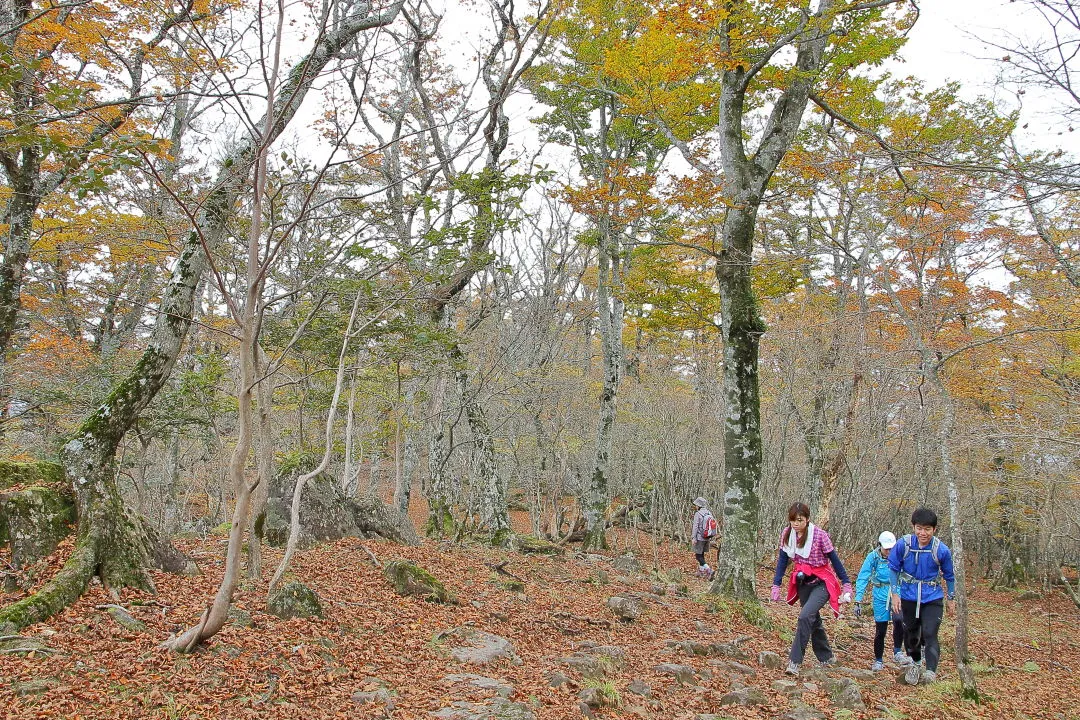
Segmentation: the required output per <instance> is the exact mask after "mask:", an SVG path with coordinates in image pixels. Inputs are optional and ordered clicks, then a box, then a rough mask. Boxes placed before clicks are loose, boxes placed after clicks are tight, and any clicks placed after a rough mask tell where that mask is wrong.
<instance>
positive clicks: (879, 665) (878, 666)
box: [870, 660, 885, 672]
mask: <svg viewBox="0 0 1080 720" xmlns="http://www.w3.org/2000/svg"><path fill="white" fill-rule="evenodd" d="M870 669H871V670H873V671H874V672H880V671H882V670H884V669H885V663H883V662H881V661H880V660H875V661H874V664H873V665H871V666H870Z"/></svg>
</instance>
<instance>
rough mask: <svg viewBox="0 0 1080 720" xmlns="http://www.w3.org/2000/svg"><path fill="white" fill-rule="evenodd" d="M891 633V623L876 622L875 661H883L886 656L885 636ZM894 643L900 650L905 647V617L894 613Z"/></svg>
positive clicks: (895, 647)
mask: <svg viewBox="0 0 1080 720" xmlns="http://www.w3.org/2000/svg"><path fill="white" fill-rule="evenodd" d="M888 631H889V621H888V620H885V621H882V622H878V621H876V620H875V621H874V659H875V660H881V658H882V657H883V656H884V654H885V635H886V634H887V633H888ZM892 643H893V648H894V649H897V650H899V649H900V648H902V647H904V616H903V615H901V614H900V613H892Z"/></svg>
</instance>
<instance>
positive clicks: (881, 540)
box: [877, 530, 896, 550]
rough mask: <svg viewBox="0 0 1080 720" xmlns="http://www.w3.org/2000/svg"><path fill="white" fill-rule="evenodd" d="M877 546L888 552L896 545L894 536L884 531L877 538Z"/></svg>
mask: <svg viewBox="0 0 1080 720" xmlns="http://www.w3.org/2000/svg"><path fill="white" fill-rule="evenodd" d="M877 541H878V545H880V546H881V547H883V548H885V549H886V550H888V549H889V548H891V547H892V546H893V545H895V544H896V536H895V535H893V534H892V533H891V532H889V531H888V530H886V531H885V532H883V533H881V534H880V535H878V536H877Z"/></svg>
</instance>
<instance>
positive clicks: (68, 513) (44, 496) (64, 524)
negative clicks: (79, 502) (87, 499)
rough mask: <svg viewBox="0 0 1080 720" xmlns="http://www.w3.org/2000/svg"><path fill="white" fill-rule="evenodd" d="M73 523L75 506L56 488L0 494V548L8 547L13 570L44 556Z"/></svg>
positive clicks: (58, 542)
mask: <svg viewBox="0 0 1080 720" xmlns="http://www.w3.org/2000/svg"><path fill="white" fill-rule="evenodd" d="M74 524H75V503H74V501H73V500H72V499H71V497H70V496H69V495H68V494H67V493H64V492H61V491H60V490H58V489H57V488H56V487H44V486H33V487H29V488H26V489H24V490H19V491H13V492H0V545H8V544H10V545H11V558H12V559H11V562H12V564H13V565H15V567H24V566H26V565H29V564H31V563H33V562H36V561H38V560H40V559H41V558H43V557H47V556H48V555H49V554H50V553H52V551H53V550H55V549H56V547H57V545H59V544H60V541H62V540H63V539H64V538H66V537H67V536H68V535H70V534H71V533H72V531H73V529H74Z"/></svg>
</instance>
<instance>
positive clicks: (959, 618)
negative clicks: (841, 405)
mask: <svg viewBox="0 0 1080 720" xmlns="http://www.w3.org/2000/svg"><path fill="white" fill-rule="evenodd" d="M922 354H923V367H924V368H926V376H927V379H928V380H929V381H930V383H931V385H932V386H933V387H934V389H935V390H936V392H937V396H938V400H939V401H940V402H941V404H942V407H941V410H942V414H943V415H942V419H941V425H940V426H939V427H938V450H939V453H940V458H941V474H942V476H943V477H944V479H945V486H946V488H947V490H948V493H949V520H950V525H951V526H952V543H951V549H952V553H953V572H954V575H955V577H956V673H957V675H959V676H960V684H961V686H962V688H963V690H962V694H963V696H964V697H965V698H967V699H969V700H978V699H979V689H978V686H977V685H976V682H975V671H974V669H972V667H971V653H970V651H969V650H968V608H967V581H966V577H967V570H966V568H965V563H966V559H967V556H966V555H965V554H964V526H965V522H964V515H963V513H962V512H961V508H960V494H959V492H958V491H957V487H956V471H955V469H954V466H953V461H952V447H951V445H952V435H953V428H954V427H955V426H956V405H955V403H954V402H953V399H952V395H951V394H950V393H949V390H948V388H946V387H945V383H943V382H942V380H941V374H940V367H939V366H938V365H936V364H934V359H933V358H932V357H931V355H930V353H929V352H928V351H927V349H926V348H923V353H922Z"/></svg>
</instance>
